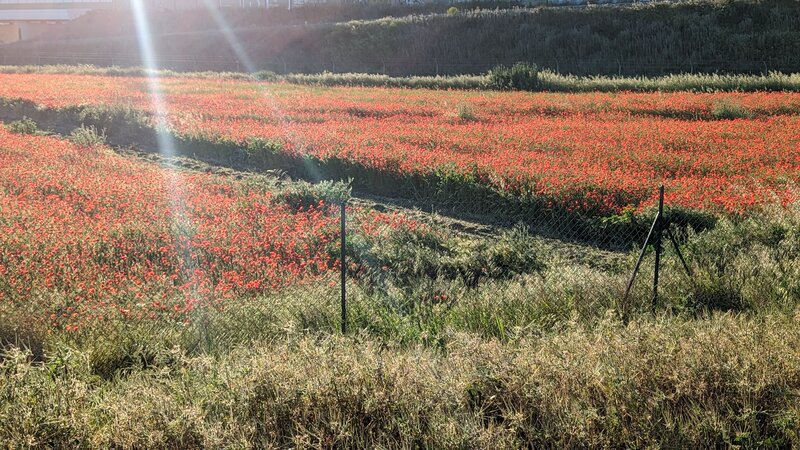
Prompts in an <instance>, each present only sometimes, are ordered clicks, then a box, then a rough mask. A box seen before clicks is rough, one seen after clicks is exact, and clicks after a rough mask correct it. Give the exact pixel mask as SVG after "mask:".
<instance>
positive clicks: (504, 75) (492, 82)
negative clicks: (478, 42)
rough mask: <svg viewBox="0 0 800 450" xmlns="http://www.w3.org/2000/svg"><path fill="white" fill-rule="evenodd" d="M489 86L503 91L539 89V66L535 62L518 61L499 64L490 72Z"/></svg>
mask: <svg viewBox="0 0 800 450" xmlns="http://www.w3.org/2000/svg"><path fill="white" fill-rule="evenodd" d="M488 77H489V86H490V87H491V88H492V89H497V90H501V91H535V90H538V89H539V68H538V67H536V65H535V64H527V63H516V64H514V65H512V66H511V67H506V66H503V65H500V66H497V67H495V68H494V69H492V70H491V71H489V73H488Z"/></svg>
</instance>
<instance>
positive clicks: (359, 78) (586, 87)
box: [0, 65, 800, 92]
mask: <svg viewBox="0 0 800 450" xmlns="http://www.w3.org/2000/svg"><path fill="white" fill-rule="evenodd" d="M517 67H523V68H524V67H527V69H521V70H523V71H526V70H527V71H528V73H529V76H530V77H531V78H529V79H528V80H527V81H526V83H524V84H520V82H521V81H520V80H519V79H517V81H516V82H514V81H512V78H510V75H509V74H510V72H511V71H512V69H511V68H506V67H504V66H500V67H498V68H497V69H495V70H491V71H489V72H488V73H486V74H481V75H453V76H414V77H390V76H388V75H381V74H367V73H331V72H323V73H316V74H299V73H295V74H287V75H280V74H277V73H275V72H270V71H260V72H256V73H253V74H248V73H242V72H212V71H206V72H188V73H187V72H176V71H172V70H159V71H155V72H151V71H148V70H147V69H143V68H141V67H126V68H121V67H107V68H106V67H96V66H91V65H77V66H75V65H53V66H0V73H51V74H78V75H102V76H116V77H143V76H148V75H150V74H153V73H155V74H157V75H158V76H161V77H196V78H224V79H231V80H253V81H273V82H286V83H291V84H301V85H312V86H363V87H390V88H409V89H444V90H446V89H452V90H478V89H479V90H491V89H497V90H530V91H544V92H623V91H631V92H678V91H693V92H758V91H786V92H799V91H800V73H794V74H783V73H779V72H770V73H769V74H766V75H721V74H674V75H666V76H660V77H620V76H590V77H579V76H574V75H559V74H556V73H553V72H551V71H549V70H543V71H536V70H534V69H533V67H532V66H527V65H519V66H517ZM534 74H535V75H534ZM534 76H535V78H533V77H534ZM518 77H519V75H518Z"/></svg>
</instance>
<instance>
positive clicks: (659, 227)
mask: <svg viewBox="0 0 800 450" xmlns="http://www.w3.org/2000/svg"><path fill="white" fill-rule="evenodd" d="M663 223H664V185H663V184H662V185H661V187H659V188H658V213H657V214H656V229H655V233H656V239H655V247H656V264H655V266H656V267H655V271H654V272H653V311H655V309H656V304H657V303H658V269H659V266H660V264H661V237H662V232H663Z"/></svg>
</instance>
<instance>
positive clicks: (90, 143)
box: [69, 125, 106, 147]
mask: <svg viewBox="0 0 800 450" xmlns="http://www.w3.org/2000/svg"><path fill="white" fill-rule="evenodd" d="M69 140H70V141H72V142H73V143H74V144H76V145H80V146H82V147H95V146H98V145H104V144H105V143H106V132H105V130H98V129H97V128H96V127H94V126H92V125H90V126H83V125H81V126H80V127H78V128H76V129H74V130H72V133H70V135H69Z"/></svg>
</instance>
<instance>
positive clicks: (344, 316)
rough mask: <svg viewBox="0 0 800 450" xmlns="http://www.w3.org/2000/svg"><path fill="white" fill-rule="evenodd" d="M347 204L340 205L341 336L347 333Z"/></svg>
mask: <svg viewBox="0 0 800 450" xmlns="http://www.w3.org/2000/svg"><path fill="white" fill-rule="evenodd" d="M346 205H347V203H346V202H342V205H341V208H342V210H341V231H340V233H341V243H342V247H341V255H340V259H339V266H340V270H341V276H342V280H341V281H342V334H345V333H347V264H346V261H345V256H346V254H347V250H346V248H347V234H346V230H345V214H346V212H345V207H346Z"/></svg>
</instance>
